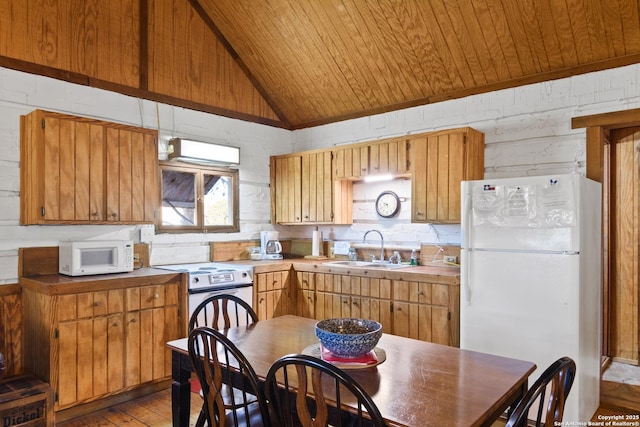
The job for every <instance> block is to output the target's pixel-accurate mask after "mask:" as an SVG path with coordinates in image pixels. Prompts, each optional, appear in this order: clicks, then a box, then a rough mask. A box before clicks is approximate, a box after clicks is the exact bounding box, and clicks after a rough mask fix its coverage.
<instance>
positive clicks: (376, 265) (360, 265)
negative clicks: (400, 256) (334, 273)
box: [324, 261, 411, 269]
mask: <svg viewBox="0 0 640 427" xmlns="http://www.w3.org/2000/svg"><path fill="white" fill-rule="evenodd" d="M324 265H336V266H340V267H358V268H380V269H396V268H405V267H411V265H408V264H390V263H388V262H371V261H330V262H325V263H324Z"/></svg>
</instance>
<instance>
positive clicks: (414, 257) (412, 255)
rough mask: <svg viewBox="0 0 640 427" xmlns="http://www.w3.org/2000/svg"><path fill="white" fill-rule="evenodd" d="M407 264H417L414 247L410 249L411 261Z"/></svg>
mask: <svg viewBox="0 0 640 427" xmlns="http://www.w3.org/2000/svg"><path fill="white" fill-rule="evenodd" d="M409 264H411V265H418V255H417V254H416V250H415V249H414V250H412V251H411V262H410V263H409Z"/></svg>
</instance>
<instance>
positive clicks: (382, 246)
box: [362, 230, 384, 261]
mask: <svg viewBox="0 0 640 427" xmlns="http://www.w3.org/2000/svg"><path fill="white" fill-rule="evenodd" d="M371 232H375V233H378V234H379V235H380V261H384V237H382V233H381V232H380V231H378V230H369V231H367V232H366V233H364V237H363V238H362V243H364V242H365V241H366V240H367V234H369V233H371ZM374 258H375V257H374Z"/></svg>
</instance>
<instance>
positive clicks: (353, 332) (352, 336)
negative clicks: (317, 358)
mask: <svg viewBox="0 0 640 427" xmlns="http://www.w3.org/2000/svg"><path fill="white" fill-rule="evenodd" d="M316 336H317V337H318V339H319V340H320V343H321V344H322V346H323V347H324V348H326V349H327V350H329V351H330V352H331V353H333V354H334V355H336V356H338V357H345V358H356V357H360V356H363V355H365V354H367V353H368V352H370V351H371V350H373V349H374V348H375V346H376V344H378V341H379V340H380V337H381V336H382V325H381V324H380V323H378V322H376V321H375V320H366V319H356V318H340V319H326V320H320V321H319V322H317V323H316Z"/></svg>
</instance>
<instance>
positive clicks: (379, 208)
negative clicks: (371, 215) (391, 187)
mask: <svg viewBox="0 0 640 427" xmlns="http://www.w3.org/2000/svg"><path fill="white" fill-rule="evenodd" d="M399 211H400V199H399V198H398V195H397V194H396V193H394V192H393V191H383V192H382V193H380V195H379V196H378V198H377V199H376V212H378V215H380V216H381V217H383V218H391V217H392V216H395V215H396V214H397V213H398V212H399Z"/></svg>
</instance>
